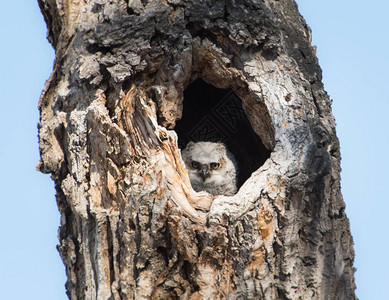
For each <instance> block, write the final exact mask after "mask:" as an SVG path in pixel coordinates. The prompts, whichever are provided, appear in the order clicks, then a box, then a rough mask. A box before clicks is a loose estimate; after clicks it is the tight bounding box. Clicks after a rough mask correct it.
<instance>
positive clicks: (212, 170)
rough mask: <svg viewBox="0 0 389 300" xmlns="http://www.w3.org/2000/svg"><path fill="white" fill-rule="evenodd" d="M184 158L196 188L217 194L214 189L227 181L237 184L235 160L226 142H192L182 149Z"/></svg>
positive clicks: (193, 185)
mask: <svg viewBox="0 0 389 300" xmlns="http://www.w3.org/2000/svg"><path fill="white" fill-rule="evenodd" d="M182 158H183V160H184V162H185V166H186V168H187V170H188V173H189V178H190V181H191V184H192V187H193V189H194V190H196V191H201V190H206V191H208V192H210V193H212V194H215V193H213V191H214V189H215V188H217V187H221V186H224V185H226V183H229V182H232V181H233V185H234V186H235V178H236V167H235V160H234V158H233V156H232V154H231V153H230V152H229V151H228V150H227V149H226V147H225V146H224V144H222V143H214V142H198V143H194V142H190V143H189V144H188V145H187V146H186V148H185V149H184V150H183V151H182ZM220 194H222V193H220Z"/></svg>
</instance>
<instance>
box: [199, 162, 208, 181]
mask: <svg viewBox="0 0 389 300" xmlns="http://www.w3.org/2000/svg"><path fill="white" fill-rule="evenodd" d="M200 176H201V178H202V179H203V180H205V179H206V178H207V177H209V168H208V165H202V166H201V170H200Z"/></svg>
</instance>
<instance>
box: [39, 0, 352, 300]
mask: <svg viewBox="0 0 389 300" xmlns="http://www.w3.org/2000/svg"><path fill="white" fill-rule="evenodd" d="M39 5H40V7H41V10H42V13H43V15H44V17H45V20H46V23H47V26H48V39H49V41H50V42H51V43H52V45H53V47H54V48H55V51H56V59H55V63H54V70H53V73H52V74H51V76H50V78H49V80H48V81H47V83H46V85H45V88H44V90H43V92H42V96H41V99H40V103H39V109H40V112H41V123H40V128H39V145H40V152H41V161H40V162H39V164H38V168H39V169H40V170H41V171H42V172H44V173H51V174H52V178H53V180H54V182H55V187H56V191H57V195H56V197H57V203H58V207H59V210H60V213H61V226H60V229H59V241H60V244H59V246H58V249H59V252H60V254H61V257H62V260H63V262H64V264H65V266H66V273H67V277H68V281H67V283H66V288H67V293H68V296H69V298H70V299H150V298H151V299H175V298H180V299H355V298H356V297H355V294H354V289H355V285H354V269H353V260H354V252H353V241H352V237H351V235H350V229H349V222H348V219H347V217H346V215H345V212H344V208H345V205H344V202H343V200H342V196H341V193H340V175H339V172H340V154H339V143H338V139H337V137H336V134H335V121H334V118H333V116H332V113H331V101H330V100H329V98H328V95H327V94H326V92H325V91H324V90H323V85H322V83H321V70H320V68H319V66H318V63H317V59H316V57H315V49H314V48H313V47H312V46H311V45H310V30H309V28H308V26H307V25H306V24H305V21H304V20H303V18H302V17H301V16H300V15H299V13H298V10H297V6H296V4H295V3H294V1H293V0H261V1H254V0H251V1H249V0H237V1H232V0H224V1H213V0H204V1H199V0H153V1H149V0H127V1H118V0H110V1H108V0H92V1H59V0H39ZM199 79H201V80H199ZM192 83H193V84H198V88H192V89H190V86H191V84H192ZM212 89H214V90H215V91H229V92H228V93H229V94H228V93H227V92H226V93H227V94H228V95H229V96H228V98H225V99H227V100H228V101H230V100H231V99H232V98H233V99H234V100H233V101H235V102H234V103H235V104H233V105H235V106H234V107H237V108H236V109H235V110H233V106H232V104H225V103H227V102H228V101H227V102H226V101H224V100H223V101H224V102H223V105H224V106H218V107H219V108H220V107H222V109H223V111H224V112H226V111H227V112H229V113H233V112H237V111H238V112H240V113H241V114H239V115H236V114H235V115H234V116H235V117H233V118H232V119H231V120H232V121H233V122H232V123H231V122H230V123H229V124H230V125H231V124H238V123H234V122H235V121H236V120H238V121H239V122H241V123H242V124H243V123H244V122H246V121H244V120H247V122H246V123H247V124H249V125H248V127H245V128H246V129H242V128H243V127H242V128H241V127H239V126H240V125H239V126H238V125H234V126H235V127H234V126H232V127H231V126H230V127H231V131H230V132H234V135H233V134H232V133H228V134H225V139H226V143H227V145H228V143H229V142H230V144H231V147H232V148H231V150H233V148H234V145H235V149H236V151H235V152H236V154H235V155H236V156H237V159H238V161H240V162H241V166H240V169H241V174H247V175H242V176H243V177H241V178H240V181H241V183H240V185H241V186H240V188H239V191H238V193H237V194H236V195H233V196H211V195H210V194H208V193H206V192H199V193H196V192H194V191H193V189H192V188H191V185H190V181H189V178H188V174H187V171H186V169H185V167H184V164H183V161H182V159H181V154H180V149H179V146H178V145H179V144H180V145H181V142H183V143H185V142H186V140H190V139H191V136H193V135H190V134H189V133H190V132H193V130H194V129H196V128H198V127H196V126H197V125H198V124H194V123H193V122H194V121H193V122H192V121H191V120H192V119H190V118H191V117H193V116H194V114H195V110H196V108H197V106H200V103H205V102H206V101H208V100H205V102H204V101H203V102H201V101H202V100H201V99H200V98H198V97H197V96H196V97H195V96H193V95H194V94H193V93H195V92H196V93H197V92H201V91H202V92H204V95H208V94H210V93H211V91H213V90H212ZM195 90H197V91H195ZM184 91H185V97H184ZM191 95H192V98H194V100H193V101H192V100H187V98H188V99H189V98H190V97H191ZM196 95H197V94H196ZM204 97H205V96H204ZM184 99H185V101H184ZM196 99H197V100H196ZM223 99H224V98H223ZM211 100H213V99H210V100H209V101H211ZM190 101H192V102H190ZM196 101H198V102H196ZM231 101H232V100H231ZM187 103H189V104H187ZM231 103H232V102H231ZM190 105H191V106H190ZM204 105H206V103H205V104H204ZM187 107H191V108H190V109H189V108H188V109H187V110H185V108H187ZM239 107H240V108H239ZM219 108H217V109H215V110H213V108H211V107H208V108H206V109H205V111H211V110H212V113H213V114H214V113H215V112H220V110H218V109H219ZM183 111H184V114H183ZM242 112H243V113H242ZM199 115H200V119H201V116H204V114H203V113H199ZM234 118H235V119H234ZM180 119H182V120H180ZM200 119H199V120H200ZM201 120H202V121H201V122H200V123H201V124H200V125H201V126H203V125H204V124H205V123H206V122H208V121H209V122H210V123H209V124H208V123H207V124H208V125H207V126H208V127H212V126H214V128H216V127H217V128H219V127H220V128H221V127H222V125H221V123H222V122H224V121H225V120H227V119H226V118H225V117H221V118H216V117H215V118H208V119H204V118H203V119H201ZM207 120H208V121H207ZM234 120H235V121H234ZM238 121H237V122H238ZM181 122H182V123H181ZM212 122H213V123H212ZM211 123H212V124H213V125H212V124H211ZM210 124H211V125H210ZM239 124H240V123H239ZM195 125H196V126H195ZM219 125H220V126H219ZM227 125H228V124H227ZM227 125H226V126H227ZM204 126H205V125H204ZM195 127H196V128H195ZM227 127H228V126H227ZM191 130H192V131H191ZM196 130H200V129H196ZM222 131H223V130H222V129H221V132H222ZM198 132H199V131H198ZM198 132H197V133H198ZM223 132H226V131H225V130H224V131H223ZM177 133H178V135H177ZM235 138H236V139H235ZM234 139H235V140H234ZM231 141H232V142H231ZM246 141H247V142H246ZM258 157H262V158H261V159H258ZM252 161H255V163H252ZM251 173H252V174H251ZM244 176H245V177H244Z"/></svg>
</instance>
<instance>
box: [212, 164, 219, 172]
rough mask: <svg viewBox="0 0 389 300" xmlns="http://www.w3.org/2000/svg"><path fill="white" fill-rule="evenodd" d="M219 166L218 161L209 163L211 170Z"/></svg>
mask: <svg viewBox="0 0 389 300" xmlns="http://www.w3.org/2000/svg"><path fill="white" fill-rule="evenodd" d="M219 167H220V164H219V163H211V168H212V170H217V169H219Z"/></svg>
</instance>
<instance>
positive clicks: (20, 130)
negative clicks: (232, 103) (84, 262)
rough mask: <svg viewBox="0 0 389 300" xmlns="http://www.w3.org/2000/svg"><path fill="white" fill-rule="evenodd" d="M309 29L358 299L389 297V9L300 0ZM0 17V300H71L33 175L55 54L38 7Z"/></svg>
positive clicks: (49, 189)
mask: <svg viewBox="0 0 389 300" xmlns="http://www.w3.org/2000/svg"><path fill="white" fill-rule="evenodd" d="M297 3H298V4H299V8H300V12H301V14H302V15H303V16H304V17H305V19H306V20H307V23H308V24H309V26H310V27H311V28H312V30H313V44H314V45H316V46H317V47H318V49H317V55H318V57H319V63H320V65H321V67H322V69H323V75H324V80H323V81H324V84H325V89H326V90H327V92H328V93H329V94H330V97H331V98H332V99H333V113H334V115H335V118H336V121H337V133H338V137H339V139H340V143H341V153H342V168H343V171H342V193H343V196H344V199H345V202H346V205H347V208H346V213H347V215H348V217H349V218H350V222H351V230H352V234H353V237H354V243H355V252H356V261H355V267H356V268H357V269H358V270H357V272H356V279H357V280H356V283H357V296H358V297H359V298H360V299H389V296H388V295H387V285H388V284H389V260H388V259H387V252H388V250H387V249H388V248H389V242H388V237H389V236H388V233H387V230H386V227H387V225H386V220H387V218H388V217H387V212H388V210H389V201H388V200H389V199H388V196H387V192H386V187H387V185H388V183H387V181H388V176H387V172H386V171H387V170H389V160H388V153H387V152H388V148H389V137H388V131H387V128H388V123H387V121H386V119H387V114H388V111H389V96H388V93H387V91H386V86H387V85H388V83H387V81H388V76H387V74H386V73H387V71H388V70H389V59H388V46H389V44H388V40H387V37H388V33H389V22H388V21H386V20H387V16H386V14H387V12H388V11H389V2H386V1H384V0H372V1H369V2H368V4H367V2H366V1H363V2H362V1H359V0H357V1H355V0H354V1H351V0H343V1H335V0H320V1H319V0H298V1H297ZM3 12H4V13H3V16H2V18H1V19H0V28H1V29H0V30H1V37H2V47H1V48H0V60H1V69H2V72H1V74H0V76H1V77H0V78H1V80H0V86H1V89H0V128H1V130H0V164H1V166H2V170H3V172H1V174H0V179H1V180H0V183H1V184H0V186H1V188H2V195H1V197H0V200H1V202H0V203H1V218H0V237H1V240H2V241H1V244H0V298H1V299H40V300H46V299H47V300H49V299H50V300H51V299H58V300H62V299H67V297H66V295H65V289H64V283H65V280H66V279H65V270H64V266H63V264H62V262H61V260H60V257H59V254H58V252H57V250H56V248H55V247H56V244H57V243H58V241H57V228H58V225H59V221H60V219H59V214H58V210H57V206H56V202H55V197H54V195H55V191H54V187H53V182H52V181H51V179H50V176H49V175H44V174H41V173H39V172H37V171H36V170H35V165H36V164H37V162H38V160H39V153H38V145H37V129H36V125H37V122H38V120H39V114H38V109H37V104H38V99H39V96H40V92H41V90H42V88H43V86H44V82H45V80H46V79H47V78H48V77H49V75H50V72H51V70H52V64H53V59H54V51H53V50H52V48H51V46H50V45H49V44H48V42H47V41H46V38H45V36H46V26H45V24H44V22H43V17H42V16H41V14H40V11H39V7H38V4H37V3H36V1H31V0H22V1H5V2H4V3H3Z"/></svg>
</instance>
